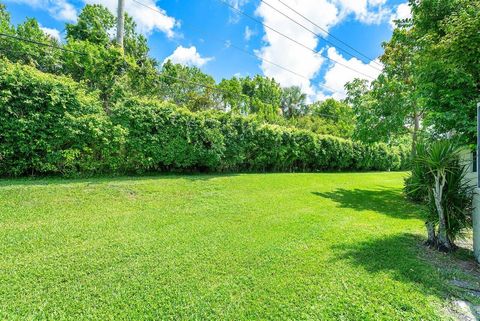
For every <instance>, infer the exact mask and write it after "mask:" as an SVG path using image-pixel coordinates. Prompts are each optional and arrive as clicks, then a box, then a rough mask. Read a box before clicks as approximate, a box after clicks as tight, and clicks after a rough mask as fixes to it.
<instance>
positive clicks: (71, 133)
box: [0, 60, 408, 176]
mask: <svg viewBox="0 0 480 321" xmlns="http://www.w3.org/2000/svg"><path fill="white" fill-rule="evenodd" d="M0 88H1V90H0V163H1V165H2V166H1V167H0V175H4V176H5V175H7V176H18V175H31V174H47V173H48V174H56V173H60V174H70V175H71V174H85V173H102V172H103V173H112V172H135V173H141V172H146V171H169V170H177V171H178V170H208V171H319V170H398V169H401V168H404V167H405V166H406V162H407V158H408V156H407V155H408V153H407V151H406V150H402V149H399V148H393V147H388V146H386V145H385V144H374V145H364V144H362V143H359V142H352V141H349V140H345V139H341V138H337V137H333V136H323V135H318V134H314V133H312V132H309V131H304V130H300V129H294V128H287V127H282V126H278V125H270V124H265V123H262V122H260V121H258V120H256V119H254V118H246V117H243V116H240V115H237V116H235V115H233V114H228V113H223V112H215V111H205V112H196V113H195V112H191V111H188V110H187V109H182V108H179V107H177V106H176V105H173V104H171V103H168V102H154V101H152V100H140V99H134V98H130V99H124V100H122V102H121V103H117V104H115V105H113V106H110V108H109V111H108V113H107V112H106V111H105V110H104V109H103V108H102V103H101V101H100V100H99V99H98V96H97V95H96V94H95V93H89V94H87V93H86V90H85V88H83V86H82V85H79V84H78V83H75V82H74V81H72V80H70V79H68V78H65V77H58V76H53V75H48V74H44V73H42V72H40V71H37V70H35V69H34V68H31V67H25V66H22V65H18V64H12V63H9V62H7V61H5V60H3V61H2V63H1V64H0Z"/></svg>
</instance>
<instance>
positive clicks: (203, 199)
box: [0, 173, 449, 320]
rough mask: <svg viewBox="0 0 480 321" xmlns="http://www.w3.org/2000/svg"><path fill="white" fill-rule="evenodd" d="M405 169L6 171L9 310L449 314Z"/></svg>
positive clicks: (220, 315)
mask: <svg viewBox="0 0 480 321" xmlns="http://www.w3.org/2000/svg"><path fill="white" fill-rule="evenodd" d="M405 175H406V174H405V173H341V174H339V173H326V174H245V175H220V176H215V175H211V176H210V175H198V176H160V177H139V178H138V177H137V178H135V177H134V178H95V179H83V180H61V179H50V180H47V179H45V180H0V209H1V211H0V240H1V242H0V244H1V257H0V319H6V320H15V319H18V320H25V319H50V320H63V319H70V320H83V319H89V320H94V319H95V320H125V319H128V320H153V319H158V320H168V319H170V320H207V319H208V320H313V319H317V320H444V319H445V316H443V315H442V312H441V311H442V308H441V306H442V305H443V304H444V300H445V297H446V294H447V293H448V291H449V288H448V286H447V285H446V284H447V281H446V279H445V275H444V272H442V271H441V270H439V269H438V268H436V267H435V266H433V265H432V263H430V262H429V261H428V260H425V259H423V258H422V252H423V251H424V249H423V247H422V246H421V245H420V244H421V242H422V240H423V234H424V226H423V222H422V220H421V217H422V212H421V211H420V210H419V209H418V208H416V207H415V206H413V205H410V204H408V203H407V202H405V201H404V199H403V196H402V191H401V188H402V184H403V177H404V176H405Z"/></svg>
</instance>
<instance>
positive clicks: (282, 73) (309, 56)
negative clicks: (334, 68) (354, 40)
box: [256, 0, 339, 96]
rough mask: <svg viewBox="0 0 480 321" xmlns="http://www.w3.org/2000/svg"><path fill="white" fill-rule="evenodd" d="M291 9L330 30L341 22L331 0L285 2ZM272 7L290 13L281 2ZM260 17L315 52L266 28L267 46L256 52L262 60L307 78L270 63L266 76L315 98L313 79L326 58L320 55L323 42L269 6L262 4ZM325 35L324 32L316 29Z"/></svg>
mask: <svg viewBox="0 0 480 321" xmlns="http://www.w3.org/2000/svg"><path fill="white" fill-rule="evenodd" d="M284 1H285V2H286V3H287V4H288V5H289V6H291V7H293V8H296V10H298V11H299V12H300V13H301V14H303V15H305V16H308V17H309V19H311V20H312V21H316V22H317V23H318V24H319V26H321V27H322V28H324V29H329V28H330V27H331V26H333V25H335V24H336V23H338V19H339V17H338V14H339V12H338V10H337V8H336V7H335V5H333V4H332V3H330V2H328V1H327V0H318V1H311V0H284ZM272 5H273V6H275V7H276V8H278V9H280V10H282V11H283V12H285V13H288V11H287V10H286V9H283V8H285V7H283V6H282V5H281V4H280V3H279V2H277V1H274V2H272ZM256 13H257V15H258V16H260V17H261V18H263V20H264V22H265V24H266V25H268V26H270V27H272V28H274V29H276V30H279V31H281V32H282V33H284V34H286V35H287V36H289V37H290V38H293V39H295V40H296V41H298V42H300V43H302V44H305V46H307V47H308V48H310V49H311V50H312V51H310V50H308V49H306V48H304V47H301V46H299V45H297V44H295V43H293V42H292V41H290V40H288V39H286V38H285V37H283V36H281V35H279V34H277V33H275V32H274V31H272V30H270V29H268V28H266V29H265V36H264V41H265V42H266V45H265V46H264V47H263V48H261V49H259V50H258V51H257V52H256V53H257V55H258V56H259V57H260V58H261V59H265V60H269V61H272V62H274V63H276V64H278V65H281V66H283V67H286V68H288V69H290V70H293V71H295V72H296V73H298V74H300V75H302V76H305V78H301V77H298V76H295V75H293V74H292V73H290V72H288V71H286V70H283V69H281V68H278V67H276V66H274V65H272V64H269V63H268V62H266V61H263V62H262V63H261V66H260V67H261V69H262V71H263V73H264V74H265V75H266V76H268V77H274V78H275V79H276V80H277V81H278V82H279V83H280V84H281V85H282V86H284V87H288V86H299V87H300V88H302V90H303V91H304V92H305V93H306V94H308V95H309V96H312V95H314V94H315V89H314V87H313V86H312V84H311V82H310V79H312V78H314V77H315V75H316V74H317V72H318V71H319V70H320V68H321V66H322V64H323V62H324V60H325V58H324V57H322V56H321V55H319V54H316V53H315V52H314V50H316V48H317V46H318V44H319V39H318V38H317V37H316V36H315V35H313V34H312V33H310V32H308V31H306V30H305V29H303V28H302V27H300V26H299V25H297V24H295V23H293V22H292V21H290V20H288V19H287V18H285V17H284V16H282V15H280V14H279V13H278V12H276V11H274V10H273V9H272V8H270V7H269V6H267V5H265V4H263V3H261V4H260V6H259V7H258V9H257V11H256ZM315 31H316V32H319V33H320V32H322V31H321V30H315Z"/></svg>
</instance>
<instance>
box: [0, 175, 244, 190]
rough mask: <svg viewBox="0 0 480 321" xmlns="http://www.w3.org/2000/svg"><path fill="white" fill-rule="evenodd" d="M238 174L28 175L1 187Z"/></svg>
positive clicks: (3, 181) (1, 182)
mask: <svg viewBox="0 0 480 321" xmlns="http://www.w3.org/2000/svg"><path fill="white" fill-rule="evenodd" d="M232 176H237V174H232V173H223V174H190V173H186V174H177V173H152V174H144V175H129V176H126V175H125V176H123V175H122V176H111V175H110V176H109V175H105V176H92V177H61V176H50V177H28V178H25V177H23V178H0V188H2V187H11V186H46V185H68V184H79V183H80V184H81V183H83V184H88V185H96V184H104V183H118V182H128V181H136V180H141V181H148V180H160V179H161V180H165V179H185V180H189V181H209V180H211V179H215V178H220V177H232Z"/></svg>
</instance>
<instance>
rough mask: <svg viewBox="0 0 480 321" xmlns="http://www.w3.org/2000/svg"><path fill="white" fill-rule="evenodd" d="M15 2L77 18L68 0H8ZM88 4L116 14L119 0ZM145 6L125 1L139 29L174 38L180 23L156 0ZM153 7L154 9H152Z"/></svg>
mask: <svg viewBox="0 0 480 321" xmlns="http://www.w3.org/2000/svg"><path fill="white" fill-rule="evenodd" d="M6 1H8V2H13V3H21V4H26V5H29V6H31V7H33V8H39V9H42V10H45V11H47V12H48V13H50V15H51V16H52V17H53V18H55V19H57V20H61V21H67V22H74V21H76V20H77V15H78V12H77V9H76V8H75V7H74V6H73V5H72V4H71V3H70V2H68V0H6ZM83 2H84V3H86V4H101V5H104V6H105V7H107V8H108V9H109V10H110V11H111V12H112V13H113V14H114V15H116V12H117V5H118V0H83ZM142 3H143V4H144V5H145V6H142V5H140V4H138V3H136V2H134V1H130V0H127V1H125V11H126V12H128V14H129V15H130V16H132V17H133V19H134V20H135V22H136V23H137V25H138V30H139V31H140V32H141V33H144V34H147V35H148V34H150V33H151V32H153V31H160V32H163V33H165V34H166V35H167V37H169V38H172V37H174V36H175V28H176V27H178V26H179V25H180V23H179V22H178V21H177V20H176V19H175V18H173V17H170V16H168V15H167V13H166V11H165V10H163V9H161V8H160V7H158V6H157V5H156V4H155V0H142ZM152 9H153V10H152Z"/></svg>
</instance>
